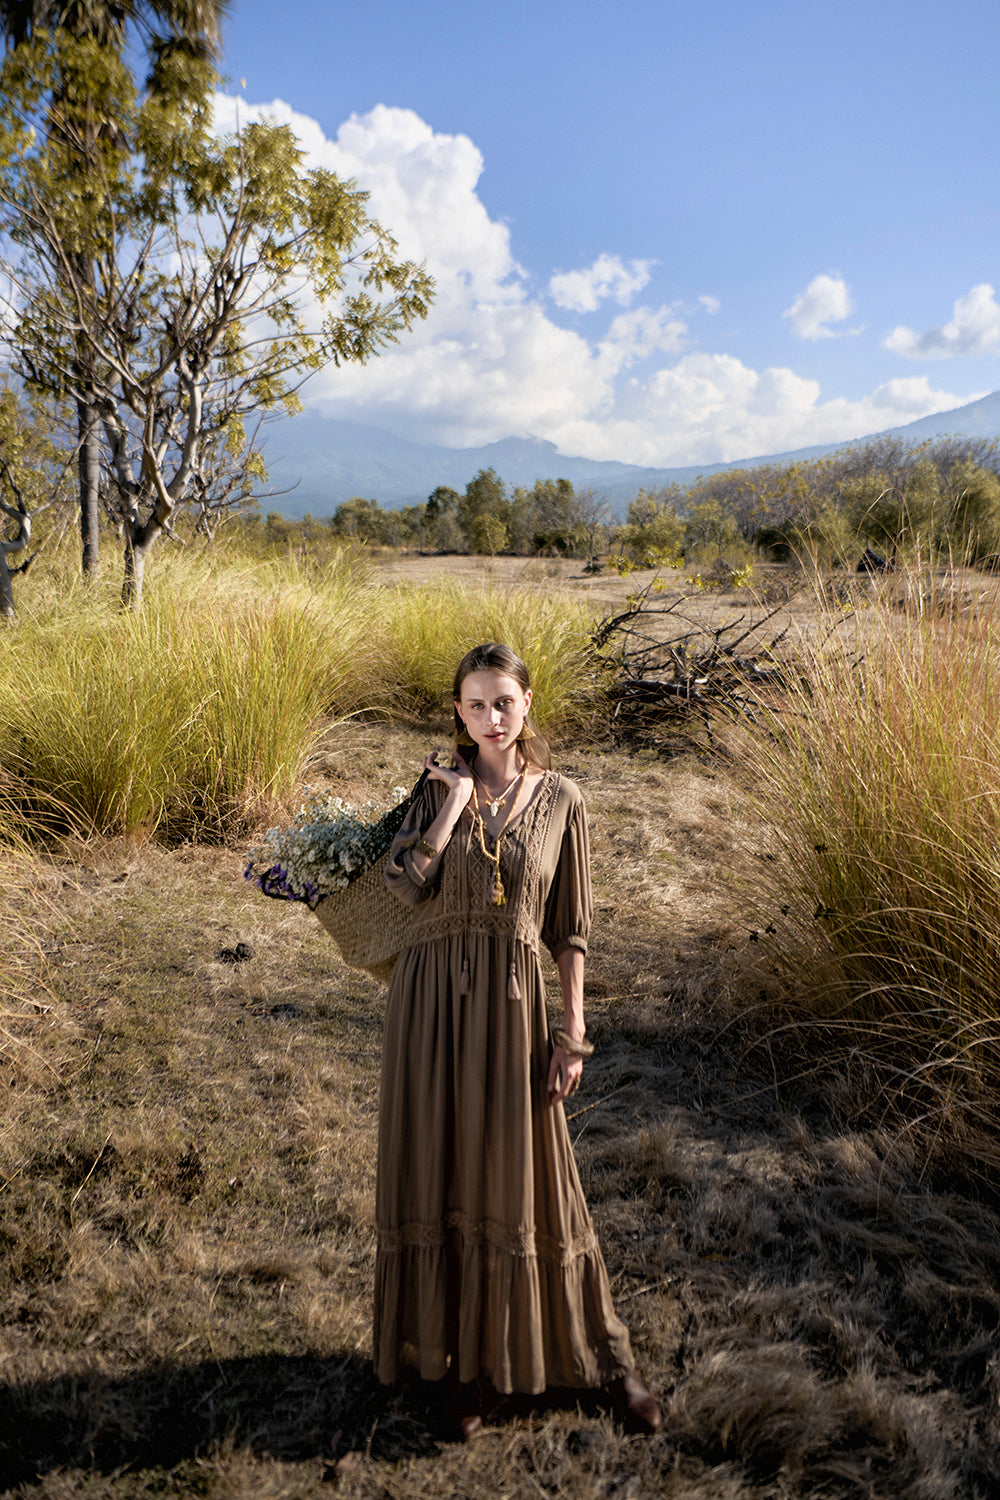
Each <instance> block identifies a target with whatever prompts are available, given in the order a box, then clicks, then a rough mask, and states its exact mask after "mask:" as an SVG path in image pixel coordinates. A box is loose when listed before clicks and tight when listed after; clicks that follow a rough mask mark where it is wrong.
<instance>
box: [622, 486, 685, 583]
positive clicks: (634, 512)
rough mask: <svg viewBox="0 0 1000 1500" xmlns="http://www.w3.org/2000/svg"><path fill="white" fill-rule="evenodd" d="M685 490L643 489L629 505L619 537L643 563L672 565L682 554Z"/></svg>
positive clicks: (634, 556) (642, 564)
mask: <svg viewBox="0 0 1000 1500" xmlns="http://www.w3.org/2000/svg"><path fill="white" fill-rule="evenodd" d="M680 498H681V492H680V490H679V488H678V487H677V486H673V487H672V488H671V489H669V490H660V491H648V490H640V491H639V493H638V495H637V496H636V498H635V499H634V500H633V501H632V503H631V505H630V506H629V508H628V512H627V516H626V522H625V525H624V526H622V527H620V528H619V532H618V537H619V541H620V542H621V543H622V545H623V546H625V547H627V548H628V550H629V555H630V557H631V559H632V560H633V561H634V562H635V563H636V564H638V565H639V566H641V567H669V566H671V564H673V563H674V562H675V560H676V559H677V558H678V557H679V555H680V553H681V550H682V545H683V538H684V525H683V522H682V521H681V518H680V516H679V514H678V505H679V503H680Z"/></svg>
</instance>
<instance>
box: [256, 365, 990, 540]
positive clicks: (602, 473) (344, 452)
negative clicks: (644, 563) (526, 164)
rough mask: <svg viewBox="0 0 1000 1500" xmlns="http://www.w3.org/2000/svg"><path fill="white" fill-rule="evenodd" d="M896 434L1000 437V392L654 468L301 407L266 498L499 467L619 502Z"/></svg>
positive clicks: (366, 489) (432, 480)
mask: <svg viewBox="0 0 1000 1500" xmlns="http://www.w3.org/2000/svg"><path fill="white" fill-rule="evenodd" d="M883 435H891V436H898V437H902V438H906V439H907V440H909V441H912V442H923V441H925V440H926V439H929V438H937V437H987V438H994V437H996V438H1000V391H994V392H993V393H992V394H991V395H989V396H983V397H982V398H981V399H980V400H979V401H971V402H969V403H968V404H967V405H965V406H959V407H956V408H954V409H953V410H951V411H945V412H937V413H935V414H934V415H932V416H929V417H920V418H918V420H917V421H915V422H908V423H906V424H905V425H904V426H902V427H890V428H886V429H884V431H883V433H872V434H869V435H868V436H866V437H860V438H854V439H851V440H850V441H845V442H843V443H826V444H823V445H820V446H816V447H812V448H795V449H792V450H791V451H789V452H786V453H774V454H766V455H759V456H757V457H754V458H744V459H737V460H734V461H732V462H730V463H717V464H688V465H685V466H683V467H679V468H668V469H659V468H646V467H642V466H641V465H638V464H627V463H618V462H613V461H601V460H597V459H589V458H573V457H570V456H567V455H565V454H562V453H560V452H559V450H558V448H557V447H556V446H555V444H554V443H550V442H546V441H545V440H544V439H542V438H505V439H503V440H502V441H501V442H497V443H487V444H485V445H484V446H482V447H479V448H444V447H439V446H435V445H432V444H426V443H414V442H411V441H409V440H408V439H406V438H401V437H397V436H395V435H394V434H393V433H390V432H386V431H383V430H382V429H381V428H378V427H367V426H364V425H363V424H361V423H358V422H339V421H336V420H334V419H333V418H330V417H317V416H312V415H308V414H305V413H303V414H302V415H300V416H297V417H293V418H291V419H290V420H289V421H286V422H282V423H280V424H279V425H276V426H275V427H274V428H273V429H271V431H270V432H269V433H268V437H267V443H266V450H267V463H268V468H269V470H270V475H271V483H272V485H273V486H274V488H275V489H276V490H287V493H284V494H279V495H276V496H275V497H274V499H273V500H264V502H263V508H264V509H265V510H279V511H281V512H283V513H284V514H285V515H286V516H289V517H290V518H295V519H297V518H300V517H301V516H304V515H305V514H306V512H307V511H310V512H312V514H313V515H316V516H325V515H332V513H333V512H334V511H335V510H336V508H337V506H338V505H340V504H342V503H343V501H345V500H349V499H350V498H351V497H352V496H354V495H364V496H365V497H366V498H368V499H372V500H377V501H378V502H379V504H380V505H382V506H385V507H392V506H399V505H414V504H417V503H418V502H419V501H421V500H426V499H427V496H428V495H429V494H430V493H431V491H432V490H434V489H435V488H436V487H437V486H438V485H450V486H451V487H452V488H453V489H456V490H463V489H464V488H465V486H466V485H467V484H468V482H469V480H470V479H472V478H473V476H474V475H475V474H477V473H478V472H479V470H480V469H490V468H492V469H495V470H496V471H497V473H498V474H499V475H500V477H501V478H502V479H503V481H504V482H505V484H507V485H511V486H513V485H525V486H527V487H529V488H530V486H531V485H533V484H534V482H535V480H536V479H568V480H570V481H571V482H572V484H573V485H574V486H575V487H576V488H577V489H587V488H592V489H594V490H597V491H599V492H600V493H601V494H603V495H606V496H607V498H608V499H609V500H610V501H611V502H612V504H613V505H615V506H616V507H621V506H622V505H623V504H624V503H626V502H627V501H628V500H630V499H632V497H633V496H634V495H635V493H636V491H637V490H639V489H640V488H641V489H655V488H658V487H660V486H661V485H667V484H673V483H675V482H676V483H678V484H689V483H691V481H692V480H694V479H696V478H697V477H698V475H699V474H716V473H718V472H719V471H720V470H721V469H737V468H743V467H746V466H747V465H754V464H764V463H791V462H793V461H794V460H796V459H806V458H819V457H821V456H822V455H823V454H825V453H836V452H837V451H838V450H839V449H841V448H846V447H852V446H854V445H856V444H858V443H864V442H868V441H869V439H870V437H875V436H883Z"/></svg>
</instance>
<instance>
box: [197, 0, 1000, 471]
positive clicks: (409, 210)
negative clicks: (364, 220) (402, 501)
mask: <svg viewBox="0 0 1000 1500" xmlns="http://www.w3.org/2000/svg"><path fill="white" fill-rule="evenodd" d="M998 43H1000V11H998V10H997V7H996V5H995V4H994V3H985V0H983V3H981V0H951V3H949V4H944V3H930V0H908V3H906V4H901V3H895V0H867V3H865V4H860V3H856V0H837V3H829V0H827V3H823V4H817V3H813V4H809V3H808V0H805V3H803V0H798V3H797V4H789V3H785V0H779V3H774V0H772V3H770V4H768V5H767V6H765V7H757V8H755V7H751V6H746V5H745V4H735V3H732V0H719V3H711V0H708V3H703V4H702V5H700V6H698V7H689V6H688V7H684V8H681V7H679V6H677V5H675V4H672V3H671V0H659V3H652V0H620V3H618V4H614V5H612V4H608V3H605V0H600V3H596V4H591V5H587V4H581V3H579V0H577V3H575V4H567V3H563V0H542V3H536V4H528V3H525V0H506V3H505V4H503V5H489V4H485V3H475V0H441V3H429V0H407V3H400V0H378V3H377V4H373V5H355V6H344V7H341V6H338V7H329V8H328V7H327V6H326V5H318V4H309V3H305V0H286V3H285V4H283V5H281V6H275V5H274V4H273V3H269V4H264V0H233V6H232V13H231V17H230V20H229V23H228V26H227V28H226V56H225V63H224V67H225V71H226V73H227V75H228V79H229V84H228V93H229V95H238V96H239V97H240V99H241V101H242V102H241V104H240V111H241V114H242V115H243V117H244V118H245V117H246V115H247V113H248V112H252V111H254V110H256V109H258V108H259V109H261V110H262V112H265V113H270V114H272V115H275V116H276V117H278V118H280V119H282V120H288V121H290V122H291V123H292V124H293V125H295V127H296V129H297V130H298V131H299V132H300V134H301V135H302V138H303V143H304V144H305V145H306V147H307V149H308V150H309V152H310V154H311V156H312V158H313V159H315V160H316V161H320V162H322V163H323V164H324V165H328V166H332V167H334V168H335V169H336V170H338V171H341V172H343V173H345V174H350V175H353V176H355V177H356V178H357V180H358V182H359V183H360V185H362V186H365V187H368V188H369V189H370V191H371V194H372V198H371V207H372V211H373V213H374V214H375V215H376V216H377V217H379V218H381V219H382V220H383V222H384V223H385V224H386V225H387V227H388V228H390V229H391V230H392V231H393V232H394V233H395V234H396V235H397V238H399V240H400V243H401V248H402V249H403V250H404V251H405V252H406V253H407V254H408V255H410V256H413V257H415V258H417V259H426V260H427V262H428V264H429V266H430V268H431V270H432V271H433V272H434V274H435V276H436V279H437V284H438V298H437V304H436V307H435V310H434V312H433V314H432V316H431V318H430V319H429V320H428V323H427V324H426V325H424V326H423V327H422V328H421V329H420V330H419V331H418V332H417V333H416V334H415V335H410V336H407V337H406V338H405V341H404V342H403V343H401V344H400V346H399V348H398V349H397V350H395V351H393V352H391V353H390V354H388V355H386V356H383V357H382V358H381V359H380V360H378V361H376V362H375V363H374V364H373V365H371V366H369V367H368V368H366V369H365V370H361V371H352V370H341V371H334V372H328V373H324V374H323V375H321V376H319V377H318V378H317V379H316V380H315V381H314V382H313V383H312V384H311V385H310V386H309V387H307V388H306V391H305V392H304V395H305V396H306V400H307V404H309V405H310V406H312V407H313V408H314V409H315V410H318V411H322V412H326V413H328V414H329V415H331V416H337V417H344V418H350V419H353V420H358V421H363V422H367V423H370V424H372V425H375V426H381V427H386V428H389V429H390V430H392V431H395V432H398V433H400V434H402V435H405V436H407V437H411V438H416V439H418V440H424V441H428V442H446V443H449V444H452V445H454V446H467V445H472V444H476V443H480V442H488V441H492V440H495V439H499V438H503V437H507V436H525V435H533V436H537V437H543V438H547V439H549V440H550V441H552V442H555V443H556V444H557V446H558V447H559V448H560V449H561V451H563V452H565V453H569V454H581V455H585V456H588V457H593V458H618V459H623V460H626V461H631V462H637V463H656V464H673V463H699V462H710V461H714V460H722V459H735V458H740V457H745V456H749V455H751V454H758V453H765V452H775V451H780V450H781V449H787V448H792V447H797V446H802V445H805V444H808V443H816V442H835V441H839V440H841V439H843V438H847V437H851V436H857V435H859V434H861V433H865V432H871V431H875V430H878V429H879V428H884V427H889V426H895V425H898V424H899V423H901V422H905V421H909V420H912V419H913V418H915V417H919V416H923V415H925V414H927V413H929V412H932V411H939V410H944V409H947V408H948V407H950V406H957V405H960V404H962V403H963V402H965V401H967V400H971V399H974V398H975V397H977V396H980V395H983V394H985V393H986V392H988V391H991V390H994V389H996V388H997V387H998V386H1000V304H998V296H997V293H998V290H1000V266H998V264H997V262H998V253H1000V252H998V247H1000V194H998V180H1000V178H998V166H1000V162H998V155H1000V152H998V127H997V118H998V108H997V54H998ZM244 81H245V86H244ZM233 108H234V106H233V104H232V102H231V100H230V99H226V98H223V99H221V100H220V101H219V115H220V120H221V122H222V123H226V121H227V119H228V118H230V117H231V115H232V111H233Z"/></svg>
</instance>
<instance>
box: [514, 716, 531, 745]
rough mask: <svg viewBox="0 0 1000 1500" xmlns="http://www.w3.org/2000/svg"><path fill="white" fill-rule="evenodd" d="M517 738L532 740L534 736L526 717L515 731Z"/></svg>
mask: <svg viewBox="0 0 1000 1500" xmlns="http://www.w3.org/2000/svg"><path fill="white" fill-rule="evenodd" d="M517 738H518V739H519V740H533V739H534V738H535V731H534V730H533V729H532V727H531V725H530V724H529V723H528V720H527V718H525V719H524V720H523V722H522V724H521V727H520V729H519V730H518V731H517Z"/></svg>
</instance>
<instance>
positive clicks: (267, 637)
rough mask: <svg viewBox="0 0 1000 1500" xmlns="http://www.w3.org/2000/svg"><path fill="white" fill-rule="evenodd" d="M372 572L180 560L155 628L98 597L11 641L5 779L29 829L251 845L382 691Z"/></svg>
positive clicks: (148, 617) (27, 626)
mask: <svg viewBox="0 0 1000 1500" xmlns="http://www.w3.org/2000/svg"><path fill="white" fill-rule="evenodd" d="M367 595H368V590H367V587H366V576H365V574H364V572H363V570H361V569H360V568H358V567H356V566H343V567H340V568H336V567H335V568H332V569H331V570H330V571H329V574H328V575H327V576H325V577H321V578H313V579H310V578H309V577H307V576H305V575H303V573H302V572H301V570H299V569H297V568H296V567H295V566H294V565H293V564H290V563H286V564H281V565H257V566H253V565H237V566H235V567H234V566H233V565H232V564H231V563H230V564H229V565H228V566H227V565H225V564H223V563H222V562H220V561H218V560H207V561H201V562H199V561H197V560H195V561H194V562H189V561H187V560H186V559H180V560H177V559H174V560H172V561H171V563H169V564H168V566H167V567H166V568H164V569H163V570H162V571H161V573H160V574H158V575H157V587H156V588H155V589H153V588H151V589H150V590H149V592H148V595H147V599H146V602H145V605H144V608H143V611H142V613H141V614H140V615H139V616H131V615H124V614H122V613H121V612H109V610H108V608H107V600H106V599H103V598H101V597H100V596H98V597H88V596H87V595H86V593H85V592H84V591H82V590H72V589H71V590H69V591H68V594H67V595H66V596H63V597H61V598H59V599H58V600H56V601H49V602H48V607H47V608H45V609H39V610H38V611H36V613H35V614H34V616H33V617H30V616H29V617H25V616H23V615H22V619H21V623H20V625H19V626H18V628H17V630H16V631H11V632H10V633H9V634H7V635H6V636H5V638H4V639H3V641H2V642H0V766H2V768H3V774H4V788H3V790H4V794H5V797H6V799H7V801H8V802H9V803H10V804H12V805H13V806H14V807H17V808H19V809H20V811H21V813H22V815H23V817H24V819H25V822H26V824H29V823H37V824H41V825H42V826H50V827H55V828H66V827H69V828H71V829H73V830H74V831H76V832H79V833H82V834H84V835H88V834H92V833H98V834H103V835H115V834H130V835H135V834H142V833H147V834H148V833H152V832H154V831H156V830H167V831H169V832H170V833H171V834H173V835H177V834H185V835H193V834H195V833H197V832H209V833H211V834H213V835H216V836H217V835H220V834H226V833H229V832H233V833H235V832H236V831H237V830H238V829H240V828H242V827H243V826H245V825H246V824H247V823H248V822H251V821H253V819H254V818H255V817H256V816H258V815H263V814H264V813H266V812H267V811H268V810H269V808H270V807H272V806H273V805H275V804H277V803H280V802H281V801H283V800H285V799H287V798H288V797H289V796H290V795H291V793H292V791H293V790H294V787H295V783H296V781H297V778H298V776H299V774H300V772H301V769H302V765H303V763H304V760H305V758H306V757H307V755H308V753H309V751H310V750H311V748H312V747H313V745H314V743H315V739H316V737H317V735H318V733H319V732H320V731H321V730H322V728H323V727H324V725H325V724H326V723H327V722H328V720H329V719H330V718H331V717H336V716H342V715H344V714H346V713H350V712H353V711H354V710H355V709H356V707H357V705H358V701H359V697H360V694H361V693H362V690H367V687H368V684H369V682H370V676H371V671H372V667H373V661H374V649H375V646H374V643H373V641H372V638H371V632H370V629H369V610H368V609H367V608H366V599H367Z"/></svg>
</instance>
